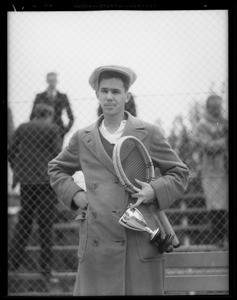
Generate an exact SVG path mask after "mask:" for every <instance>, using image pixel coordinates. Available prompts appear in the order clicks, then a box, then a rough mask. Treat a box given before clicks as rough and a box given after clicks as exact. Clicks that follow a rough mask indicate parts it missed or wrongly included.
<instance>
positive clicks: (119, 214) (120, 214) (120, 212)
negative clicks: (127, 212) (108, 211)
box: [116, 209, 123, 217]
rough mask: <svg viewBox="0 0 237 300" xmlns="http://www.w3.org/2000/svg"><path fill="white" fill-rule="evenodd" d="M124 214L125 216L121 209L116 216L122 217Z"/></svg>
mask: <svg viewBox="0 0 237 300" xmlns="http://www.w3.org/2000/svg"><path fill="white" fill-rule="evenodd" d="M122 214H123V212H122V210H121V209H118V210H117V211H116V215H117V216H118V217H121V216H122Z"/></svg>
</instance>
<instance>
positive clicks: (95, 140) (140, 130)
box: [82, 114, 148, 175]
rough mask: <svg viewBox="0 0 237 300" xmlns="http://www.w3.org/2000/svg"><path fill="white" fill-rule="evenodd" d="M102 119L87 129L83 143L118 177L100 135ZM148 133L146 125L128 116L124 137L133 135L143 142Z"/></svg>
mask: <svg viewBox="0 0 237 300" xmlns="http://www.w3.org/2000/svg"><path fill="white" fill-rule="evenodd" d="M102 118H103V117H102V116H101V117H100V118H99V119H98V120H97V122H96V123H95V124H93V125H91V126H90V127H88V128H87V129H86V132H85V135H84V136H83V137H82V141H83V142H84V144H85V145H86V147H87V148H88V149H89V150H90V151H91V152H92V153H93V154H94V155H95V156H96V158H97V159H99V160H100V161H101V162H102V163H103V165H104V166H105V167H106V168H108V169H109V170H110V171H111V172H112V173H113V174H114V175H116V172H115V170H114V165H113V161H112V159H111V158H110V156H109V155H108V154H107V152H106V151H105V149H104V146H103V144H102V142H101V139H100V135H99V129H98V127H99V124H100V122H101V120H102ZM147 133H148V132H147V131H146V130H145V126H144V123H143V122H142V121H140V120H138V119H137V118H135V117H133V116H132V115H131V114H128V119H127V122H126V126H125V128H124V132H123V134H122V136H128V135H132V136H135V137H137V138H138V139H139V140H141V141H142V140H143V139H144V138H145V137H146V135H147Z"/></svg>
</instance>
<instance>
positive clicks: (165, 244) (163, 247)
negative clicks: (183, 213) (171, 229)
mask: <svg viewBox="0 0 237 300" xmlns="http://www.w3.org/2000/svg"><path fill="white" fill-rule="evenodd" d="M173 238H174V235H173V234H172V233H169V234H166V235H164V234H163V233H161V232H160V230H159V231H158V232H156V234H155V235H154V236H153V237H152V238H151V239H150V243H152V244H154V245H156V246H157V247H158V248H159V252H160V253H161V254H162V253H164V252H172V251H173V247H172V240H173ZM171 249H172V250H171Z"/></svg>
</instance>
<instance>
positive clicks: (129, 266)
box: [49, 66, 189, 296]
mask: <svg viewBox="0 0 237 300" xmlns="http://www.w3.org/2000/svg"><path fill="white" fill-rule="evenodd" d="M135 80H136V74H135V73H134V72H133V71H132V70H131V69H130V68H126V67H122V66H103V67H99V68H97V69H96V70H95V71H94V72H93V73H92V75H91V77H90V79H89V83H90V85H91V86H92V88H93V89H94V90H95V93H96V97H97V99H98V100H99V103H100V105H101V108H102V110H103V114H102V115H101V116H100V117H99V118H98V120H97V121H96V122H95V123H94V124H92V125H90V126H88V127H86V128H82V129H79V130H78V131H76V132H75V133H74V135H73V136H72V138H71V139H70V141H69V144H68V146H67V147H66V148H65V149H64V150H63V151H62V152H61V153H60V154H59V155H58V156H57V157H56V158H54V159H53V160H52V161H50V162H49V175H50V182H51V185H52V187H53V189H54V190H55V192H56V193H57V195H58V196H59V197H60V199H61V201H62V202H63V203H64V205H66V206H67V207H68V208H70V209H72V210H75V211H76V210H78V217H77V219H78V220H79V224H80V225H79V226H80V229H79V230H80V233H79V236H80V242H79V250H78V257H79V265H78V271H77V278H76V282H75V288H74V296H88V295H90V296H91V295H96V296H101V295H113V296H114V295H162V294H163V293H164V276H165V261H164V254H160V253H159V250H158V249H157V247H155V246H154V245H152V244H151V243H150V242H149V238H148V237H147V235H146V233H145V232H136V231H133V230H130V229H127V228H125V227H123V226H122V225H120V224H119V223H118V220H119V218H120V217H121V215H122V214H123V212H124V211H125V209H126V208H127V205H128V204H129V203H132V204H133V205H134V207H136V206H138V205H139V210H140V211H141V212H142V213H143V215H144V216H146V219H147V222H148V227H150V228H152V229H155V228H157V224H156V219H155V218H154V217H153V214H152V213H151V210H150V207H151V206H150V205H149V204H150V203H152V202H153V201H155V203H156V205H157V206H159V207H160V208H161V209H165V208H167V207H169V206H170V205H171V204H172V203H173V202H174V201H175V200H176V199H177V198H178V197H180V195H181V194H182V193H183V192H184V191H185V190H186V188H187V184H188V176H189V171H188V169H187V167H186V166H185V165H184V164H183V163H182V162H181V160H180V159H179V157H178V156H177V154H176V153H175V152H174V151H173V150H172V149H171V147H170V145H169V144H168V142H167V140H166V138H165V137H164V135H163V133H162V132H161V130H160V129H159V128H158V127H156V126H155V125H153V124H150V123H147V122H144V121H142V120H140V119H138V118H136V117H134V116H132V115H131V114H130V113H128V112H126V111H125V110H124V108H125V103H127V102H128V101H129V95H128V89H129V87H130V86H131V85H132V84H133V82H134V81H135ZM122 135H123V136H124V135H125V136H127V135H133V136H135V137H137V138H139V139H140V140H141V141H142V142H143V143H144V144H145V146H146V147H147V149H148V150H149V152H150V154H151V157H152V159H153V161H154V164H155V165H156V166H158V167H159V168H160V170H161V173H162V177H160V178H158V179H156V180H154V181H153V182H152V183H151V184H148V183H143V182H140V184H141V187H142V190H141V192H139V193H136V194H133V195H132V196H130V195H129V193H128V192H126V191H125V189H124V187H123V186H122V185H121V184H120V183H119V180H118V177H117V175H116V172H115V170H114V166H113V162H112V152H113V147H114V143H115V142H116V141H117V140H118V139H119V138H120V137H121V136H122ZM76 171H82V172H83V174H84V177H85V182H86V192H85V191H84V190H83V189H82V188H81V187H79V186H78V185H77V184H76V183H75V182H74V180H73V178H72V175H73V174H74V173H75V172H76ZM154 209H155V206H154Z"/></svg>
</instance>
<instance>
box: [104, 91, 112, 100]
mask: <svg viewBox="0 0 237 300" xmlns="http://www.w3.org/2000/svg"><path fill="white" fill-rule="evenodd" d="M106 99H107V100H112V99H113V94H112V93H111V92H108V93H107V97H106Z"/></svg>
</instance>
